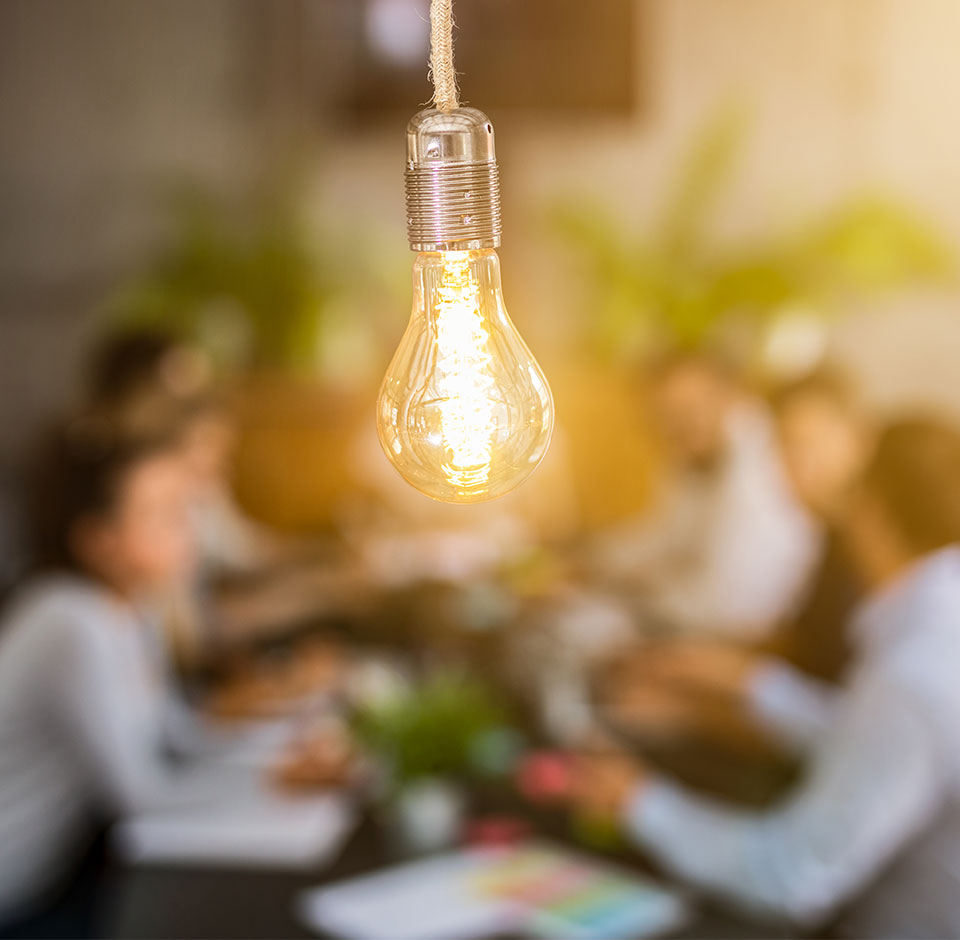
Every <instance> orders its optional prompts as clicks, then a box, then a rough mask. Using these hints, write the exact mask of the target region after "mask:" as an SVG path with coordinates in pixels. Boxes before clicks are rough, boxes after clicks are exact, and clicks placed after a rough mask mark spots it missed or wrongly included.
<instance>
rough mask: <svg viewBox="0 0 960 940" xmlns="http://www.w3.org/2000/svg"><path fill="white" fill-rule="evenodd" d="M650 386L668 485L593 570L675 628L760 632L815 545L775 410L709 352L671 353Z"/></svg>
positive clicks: (798, 580) (601, 551) (800, 580)
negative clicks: (787, 466) (778, 437)
mask: <svg viewBox="0 0 960 940" xmlns="http://www.w3.org/2000/svg"><path fill="white" fill-rule="evenodd" d="M651 385H652V406H653V412H654V417H655V423H656V426H657V428H658V430H659V434H660V437H661V439H662V442H663V447H664V450H665V455H666V460H667V468H666V469H667V480H666V486H665V490H664V492H663V494H662V496H661V497H660V498H659V499H658V500H657V502H656V504H655V505H654V506H653V508H652V509H651V510H650V511H649V512H647V513H644V514H643V516H642V517H641V518H639V519H637V520H632V521H630V522H628V523H626V524H624V525H623V526H621V527H619V528H618V529H617V530H615V531H613V532H610V533H608V534H607V535H605V536H603V537H601V539H599V540H598V541H597V543H596V544H595V545H594V546H593V547H592V553H591V554H592V558H591V560H590V567H591V568H592V569H593V574H594V577H595V578H597V579H599V580H601V581H602V582H605V583H607V584H608V585H610V586H611V587H615V588H618V589H621V590H623V591H625V592H626V593H627V594H628V595H632V596H633V597H634V599H636V600H637V601H638V602H639V607H640V609H641V611H643V612H644V614H645V616H646V619H648V620H651V621H653V622H657V623H660V624H661V625H663V626H664V627H665V628H666V629H668V630H670V631H673V632H681V633H688V634H698V633H701V634H707V635H712V636H726V637H738V638H743V639H746V638H752V639H756V638H759V637H762V636H764V635H765V634H766V633H767V632H768V631H769V629H770V628H771V627H772V626H773V624H775V623H776V622H777V621H778V619H780V618H781V617H783V616H784V614H785V613H786V612H787V611H788V610H789V609H790V606H791V605H792V604H793V603H794V602H795V601H796V598H797V595H798V593H799V591H800V589H801V587H802V585H803V584H804V582H805V581H806V579H807V576H808V574H809V570H810V566H811V563H812V561H813V558H814V554H815V549H816V535H815V527H814V526H813V524H812V523H811V520H810V519H809V517H808V516H807V514H806V513H805V512H804V510H803V509H802V508H801V507H800V506H799V505H798V504H797V502H796V500H795V499H794V497H793V494H792V493H791V492H790V489H789V486H788V483H787V481H786V479H785V475H784V472H783V468H782V466H781V463H780V459H779V455H778V452H777V448H776V441H775V436H774V432H773V428H772V422H771V420H770V416H769V414H768V413H767V411H766V409H765V407H764V406H763V404H762V403H761V402H760V401H758V400H756V399H755V398H753V397H752V396H750V395H749V394H748V393H747V392H746V391H745V390H744V389H743V388H742V387H741V386H740V385H739V383H738V382H737V381H736V379H735V378H734V376H732V375H731V374H730V372H729V371H728V370H727V369H726V368H725V366H724V365H723V364H722V363H721V362H719V361H718V360H716V359H714V358H711V357H709V356H708V355H706V354H699V353H681V354H676V355H673V356H670V357H668V358H666V359H664V360H663V361H662V362H661V363H660V364H659V365H658V366H656V367H655V368H654V369H653V371H652V375H651Z"/></svg>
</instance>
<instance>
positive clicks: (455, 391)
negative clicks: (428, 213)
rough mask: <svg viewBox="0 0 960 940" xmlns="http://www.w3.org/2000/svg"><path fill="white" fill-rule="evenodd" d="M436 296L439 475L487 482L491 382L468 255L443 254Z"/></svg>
mask: <svg viewBox="0 0 960 940" xmlns="http://www.w3.org/2000/svg"><path fill="white" fill-rule="evenodd" d="M437 293H438V294H439V297H440V299H439V302H438V304H437V387H438V388H439V389H440V391H441V393H442V395H443V397H442V399H441V401H440V427H441V433H442V435H443V446H444V448H445V449H446V452H447V458H448V459H447V462H446V463H445V464H444V465H443V471H444V473H445V474H446V475H447V479H448V480H450V481H451V482H452V483H455V484H458V485H466V486H469V485H471V484H474V483H486V482H487V479H488V478H489V476H490V450H491V446H492V445H491V438H492V437H493V431H494V428H495V422H496V414H495V409H494V404H493V395H492V391H493V384H494V377H493V369H492V368H491V358H492V357H491V355H490V352H489V350H488V348H487V341H488V340H489V339H490V334H489V333H488V332H487V331H486V330H485V329H484V324H483V314H482V313H481V312H480V289H479V286H478V285H477V283H476V281H474V280H473V279H472V278H471V277H470V261H469V256H468V254H467V252H465V251H450V252H447V253H446V254H445V256H444V266H443V276H442V277H441V280H440V286H439V288H438V290H437Z"/></svg>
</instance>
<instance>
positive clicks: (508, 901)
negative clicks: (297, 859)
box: [298, 841, 689, 940]
mask: <svg viewBox="0 0 960 940" xmlns="http://www.w3.org/2000/svg"><path fill="white" fill-rule="evenodd" d="M491 878H492V882H491ZM511 882H512V883H513V888H512V889H511ZM497 883H500V884H502V886H503V887H504V888H506V889H507V890H506V892H505V893H504V892H502V891H497V890H491V885H492V884H497ZM483 884H486V885H487V888H486V889H484V888H483V887H482V885H483ZM298 909H299V913H300V917H301V920H302V921H303V922H304V923H305V924H306V925H307V926H309V927H310V928H312V929H314V930H317V931H318V932H323V933H334V934H336V935H338V936H340V937H344V938H346V940H475V938H481V937H489V936H496V935H499V934H504V933H510V934H511V935H513V934H516V933H518V932H519V933H521V934H522V935H524V936H532V937H542V938H545V940H598V938H602V940H614V938H627V937H630V938H635V937H650V936H660V935H662V934H664V933H666V932H669V931H671V930H673V929H675V928H677V927H679V926H681V925H682V924H683V922H684V921H685V920H686V919H687V917H688V915H689V908H688V906H687V904H686V902H685V900H684V899H683V897H682V896H681V895H679V894H677V893H676V892H675V891H672V890H670V889H668V888H665V887H663V886H662V885H659V884H657V883H656V882H653V881H650V880H649V879H647V878H644V877H642V876H639V875H635V874H634V873H628V872H622V871H620V870H619V869H617V868H615V867H613V866H610V865H608V864H607V863H605V862H603V861H600V860H594V859H588V858H586V857H583V856H580V855H579V854H578V853H573V852H570V851H568V850H566V849H563V848H559V847H554V846H552V845H551V844H550V843H546V842H539V841H534V842H530V843H526V844H521V845H519V846H516V847H503V848H485V849H467V850H463V851H457V852H450V853H447V854H444V855H439V856H435V857H433V858H431V859H428V860H427V861H420V862H413V863H409V864H405V865H401V866H399V867H394V868H390V869H387V870H386V871H382V872H379V873H376V874H373V875H365V876H362V877H360V878H355V879H351V880H349V881H345V882H341V883H340V884H335V885H332V886H330V887H325V888H319V889H316V890H313V891H309V892H305V893H304V894H302V895H301V896H300V898H299V901H298Z"/></svg>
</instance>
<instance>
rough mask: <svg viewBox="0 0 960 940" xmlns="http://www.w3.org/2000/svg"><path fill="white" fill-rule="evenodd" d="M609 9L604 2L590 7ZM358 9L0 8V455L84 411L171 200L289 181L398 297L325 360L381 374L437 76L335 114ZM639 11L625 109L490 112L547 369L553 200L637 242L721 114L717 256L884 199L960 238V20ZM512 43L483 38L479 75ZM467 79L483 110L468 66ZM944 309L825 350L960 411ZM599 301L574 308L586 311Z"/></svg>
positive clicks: (552, 325) (812, 2)
mask: <svg viewBox="0 0 960 940" xmlns="http://www.w3.org/2000/svg"><path fill="white" fill-rule="evenodd" d="M462 2H463V3H468V2H471V0H462ZM604 2H612V0H596V5H597V6H598V7H603V6H604ZM352 7H355V4H354V3H353V2H352V0H288V2H285V3H270V4H267V3H262V2H257V0H203V2H201V3H197V2H194V0H165V2H162V3H144V2H140V3H130V2H128V0H6V2H4V3H3V4H2V5H0V129H2V135H3V145H2V148H0V219H2V222H0V335H2V343H0V370H2V372H0V374H2V376H3V383H4V384H3V386H2V388H3V395H2V398H0V457H2V458H5V459H6V458H12V457H13V456H15V455H16V453H17V451H18V449H19V448H20V447H21V446H22V443H23V441H24V439H25V436H26V435H27V434H28V433H29V431H30V429H31V428H32V426H33V425H34V424H35V423H36V421H37V420H38V419H39V418H40V417H42V416H43V415H44V414H46V413H49V412H50V411H51V410H52V409H53V408H55V407H57V406H58V405H59V404H60V403H61V402H63V401H64V400H65V399H66V398H67V397H68V396H69V395H70V393H71V390H72V388H73V387H74V386H75V383H76V381H77V369H78V364H79V362H80V359H81V356H82V351H83V345H84V342H85V340H86V338H87V337H88V336H89V335H90V333H91V331H92V330H94V329H95V326H96V323H97V318H98V316H101V315H102V311H103V309H104V306H105V304H106V301H107V299H108V298H109V297H110V295H111V293H112V292H113V291H114V290H115V289H116V286H117V284H119V283H122V282H123V281H124V279H125V278H129V277H131V276H133V275H134V273H135V272H136V271H137V270H138V269H139V267H140V266H142V265H143V264H144V263H145V261H146V260H147V259H149V258H150V257H151V255H152V254H153V253H154V252H155V251H156V250H157V249H158V247H159V246H161V245H162V244H163V243H164V239H166V238H167V237H169V225H170V221H169V218H168V217H167V215H166V214H165V213H164V212H163V211H161V209H162V206H163V201H164V198H165V193H166V191H167V190H168V189H169V187H170V186H171V184H172V183H173V182H176V181H181V180H189V181H190V182H191V183H192V184H196V185H200V186H203V187H204V188H206V189H207V190H209V191H211V192H215V193H218V194H222V196H223V197H224V198H225V199H228V200H229V199H230V198H232V197H233V196H239V195H240V194H242V193H244V192H245V191H246V190H248V189H249V187H251V186H252V185H254V184H255V181H257V180H258V179H261V178H262V177H263V176H264V175H269V174H270V173H274V174H277V173H281V174H282V173H283V172H285V168H287V167H290V166H294V165H295V166H296V168H297V173H298V179H301V180H302V181H303V186H302V189H301V191H300V196H299V197H298V198H299V201H300V204H301V206H302V208H303V209H304V211H305V213H306V216H307V217H308V219H310V220H311V223H312V224H315V225H316V227H317V229H318V230H323V231H325V232H326V233H327V236H326V237H327V239H328V240H329V239H330V237H331V235H330V233H333V236H332V237H333V238H334V239H335V238H336V233H338V232H342V233H343V237H344V239H345V240H347V241H349V242H350V243H351V244H349V245H348V246H347V248H348V250H349V251H350V252H352V253H355V254H358V255H364V254H365V253H368V252H369V253H373V252H377V253H379V255H380V256H381V257H382V259H383V262H382V264H383V266H384V267H385V268H386V269H388V270H389V271H390V277H391V278H394V277H395V280H394V281H393V282H392V283H395V284H397V285H399V286H398V287H397V288H396V290H395V292H394V293H393V294H390V293H389V292H388V293H387V294H385V295H384V296H385V297H389V298H391V299H390V300H389V302H387V301H386V300H384V301H383V306H384V307H385V308H386V307H389V309H383V310H377V311H372V310H371V311H369V313H370V318H369V319H368V320H367V321H366V322H363V321H362V318H363V315H364V313H365V311H364V310H363V309H351V312H350V317H351V318H354V320H353V322H354V326H356V327H357V330H354V332H351V325H350V323H349V322H347V323H346V324H345V325H344V329H343V330H342V331H341V334H342V335H341V336H340V338H339V340H338V342H339V343H340V346H339V347H336V348H338V349H341V350H347V351H352V352H351V354H352V355H354V356H355V364H356V367H355V368H354V369H353V372H354V373H355V374H362V375H364V376H368V377H370V378H371V380H372V381H375V379H376V376H377V374H378V373H379V371H380V370H381V369H382V368H383V366H384V365H385V363H386V359H387V357H388V356H389V354H390V351H391V349H392V346H393V344H394V343H395V342H396V340H397V339H398V338H399V335H400V333H401V332H402V329H403V326H404V321H405V317H406V306H407V303H408V300H407V297H406V295H405V291H406V282H405V280H404V279H405V278H406V273H405V272H406V270H408V268H407V266H408V264H409V261H410V257H409V255H408V253H407V251H406V245H405V239H404V219H403V208H402V185H401V174H402V161H403V150H402V147H403V126H404V122H405V119H406V117H407V116H409V114H412V113H413V112H414V111H415V110H416V109H417V107H418V105H419V104H421V103H422V102H424V101H426V99H427V98H428V96H429V90H428V85H427V82H426V75H425V68H423V72H424V75H423V84H422V92H421V96H420V98H419V99H418V100H410V101H409V106H408V108H407V112H408V113H407V114H403V113H397V115H396V117H393V116H391V115H387V114H386V113H385V114H384V115H381V116H378V117H377V116H375V117H369V116H364V117H362V119H361V118H358V117H357V116H356V115H350V114H348V113H345V112H344V109H343V107H342V101H341V100H340V98H341V97H342V92H343V88H344V87H345V83H346V82H347V81H348V76H347V70H348V68H349V66H350V63H351V62H355V61H356V57H357V49H358V44H359V42H360V39H359V37H358V35H357V33H356V31H355V20H354V19H352V18H351V17H352V16H353V14H355V9H354V10H353V11H352V12H351V8H352ZM635 7H636V9H635V12H636V15H635V16H634V17H633V26H632V28H633V29H634V30H635V40H636V41H635V44H634V60H633V66H632V68H633V71H634V81H635V87H634V89H633V91H634V92H635V94H633V95H632V99H633V101H634V104H633V106H632V107H631V108H630V109H629V113H622V110H621V111H617V110H616V109H614V110H613V112H611V113H603V112H598V113H595V114H584V115H580V116H579V117H571V116H570V114H564V113H551V112H549V111H543V112H536V111H530V110H529V109H516V110H514V109H510V108H506V107H504V108H502V109H501V110H499V111H494V110H493V109H492V108H491V109H489V110H490V111H491V117H492V118H493V119H494V121H495V123H496V128H497V133H498V149H499V157H500V163H501V171H502V176H503V178H504V185H505V200H506V202H505V223H506V232H505V240H504V249H503V257H504V286H505V290H506V296H507V298H508V302H509V303H510V304H511V310H512V312H513V314H514V316H515V319H516V320H517V322H518V324H519V326H520V327H521V330H522V331H523V332H524V333H525V335H527V336H528V338H529V340H530V341H531V344H532V345H533V346H534V348H535V349H536V350H537V352H538V355H540V356H541V359H542V361H543V362H544V364H545V366H546V367H547V368H548V370H549V369H551V368H553V369H554V370H557V369H563V368H564V367H565V361H566V359H567V358H569V344H570V343H571V342H572V341H573V340H572V333H571V329H570V323H569V321H570V316H571V313H570V311H569V309H568V308H569V300H568V297H569V294H570V290H569V283H568V282H569V278H570V276H571V274H570V272H569V270H568V267H569V266H568V265H566V264H565V263H564V262H563V260H562V255H561V254H560V253H559V252H558V248H557V245H556V242H555V240H553V239H551V237H550V236H549V235H548V234H547V233H546V232H545V231H544V225H543V214H544V206H545V205H548V204H549V203H550V202H551V201H553V200H556V199H557V198H560V197H564V196H566V195H568V194H570V193H577V194H582V195H583V196H585V197H592V198H595V199H596V200H597V201H598V202H599V203H602V204H604V205H606V206H609V207H611V208H612V210H613V211H614V212H615V213H617V214H619V215H620V216H621V217H622V219H623V220H624V223H625V225H626V226H628V227H629V226H631V225H633V224H634V223H636V224H638V225H639V224H642V222H643V220H644V219H646V218H648V217H650V215H651V214H652V213H654V212H655V211H656V206H657V205H658V203H659V201H660V200H661V199H662V198H663V195H664V188H665V187H666V186H668V185H669V181H670V179H671V173H672V171H673V168H674V167H675V165H676V164H677V162H678V160H680V159H681V157H682V155H683V154H684V152H685V149H686V148H687V146H688V143H689V140H690V138H691V135H693V134H695V133H696V130H697V128H698V127H699V126H700V125H702V123H703V121H704V119H705V116H707V115H709V114H710V113H712V112H714V111H715V110H716V109H718V108H722V107H725V106H728V105H730V104H731V103H732V104H733V105H735V106H736V107H739V108H741V109H742V110H743V113H745V114H747V115H748V120H749V127H750V130H749V133H748V135H747V140H746V143H745V145H744V147H743V154H742V158H741V162H740V164H739V166H738V168H737V171H736V173H735V174H733V176H732V179H731V182H730V185H729V186H727V187H726V188H725V189H724V191H723V193H722V198H721V199H720V200H719V201H718V204H717V205H716V207H715V209H716V211H715V213H714V214H713V215H712V218H711V227H712V229H713V233H712V234H713V235H714V236H715V237H716V239H717V240H718V241H719V242H721V243H722V242H723V241H724V240H731V241H734V240H736V239H742V238H750V237H753V236H754V235H762V234H763V233H771V232H777V231H779V230H781V229H783V228H785V227H789V226H790V225H791V224H793V223H794V222H795V221H796V220H798V219H802V218H805V217H807V216H809V215H810V214H811V213H812V212H815V211H816V210H817V209H818V207H826V206H828V205H830V204H831V203H832V202H834V201H835V200H837V199H838V198H840V197H841V196H842V194H844V193H847V192H850V191H852V190H862V189H865V188H866V189H869V188H871V187H877V188H879V189H882V190H883V191H885V192H891V193H895V194H896V195H897V197H898V198H900V199H903V200H905V201H906V202H907V203H908V204H909V205H911V206H912V207H913V208H914V209H915V210H916V211H917V212H919V213H921V214H923V215H924V217H926V218H928V219H929V220H930V221H931V223H932V224H934V225H936V226H937V227H938V228H939V229H940V230H941V231H942V233H943V234H944V236H945V238H946V239H947V240H949V241H950V242H951V243H957V242H960V195H958V193H960V178H958V177H960V163H958V161H957V159H956V154H957V152H958V151H960V127H958V125H957V122H956V120H955V103H956V89H957V88H958V87H960V57H958V56H957V55H956V37H957V35H960V5H958V4H957V3H956V2H954V0H925V2H924V3H917V2H916V0H871V2H869V3H867V2H848V3H837V2H835V0H802V2H801V0H636V4H635ZM506 29H507V31H509V23H508V24H507V26H506ZM544 30H545V31H546V32H549V22H545V23H544ZM522 48H523V46H522V45H521V46H520V49H521V50H522ZM497 50H498V44H497V43H496V42H492V43H491V51H490V55H491V56H496V55H498V51H497ZM536 62H537V60H536V59H535V57H532V58H531V64H536ZM555 65H556V67H559V68H562V67H563V63H555ZM540 67H541V68H542V67H543V65H542V63H540ZM462 86H463V93H464V97H465V98H466V99H467V101H468V102H469V103H475V104H476V105H477V106H480V107H484V102H483V101H482V100H478V99H475V98H474V96H473V95H472V94H471V83H470V75H469V74H466V75H463V76H462ZM378 263H379V262H378ZM956 301H957V295H956V291H955V288H954V287H953V285H952V284H945V285H942V286H939V285H938V286H936V287H930V286H925V287H923V288H922V289H917V290H912V291H907V292H898V293H897V294H896V295H895V296H891V297H889V298H883V299H882V300H877V301H876V302H872V303H871V304H870V309H864V310H852V311H848V313H849V314H850V315H848V316H845V317H844V318H843V319H841V320H839V321H837V324H836V325H835V326H834V327H833V328H832V329H831V332H830V343H831V344H832V346H833V347H834V348H835V349H836V350H837V351H838V352H839V354H840V355H841V356H842V357H845V358H846V359H847V360H848V361H849V362H850V363H851V364H852V365H853V367H854V368H855V369H856V370H857V371H858V373H859V374H860V375H862V376H863V378H864V380H865V383H866V385H867V388H868V391H869V392H870V393H871V395H872V396H873V397H875V398H876V399H877V400H879V401H880V402H882V403H884V404H890V405H897V404H900V403H903V402H906V401H908V400H925V401H933V402H936V403H941V404H944V405H947V406H949V407H952V408H954V409H956V410H957V411H958V412H960V382H956V381H955V369H956V361H957V353H958V352H960V311H958V309H957V304H956ZM394 303H395V304H396V308H394V307H393V306H392V305H393V304H394ZM359 306H360V307H362V304H361V305H359ZM588 306H589V305H588V304H587V305H584V304H581V306H580V308H579V309H578V310H577V311H575V312H574V313H573V314H572V315H573V316H575V317H576V316H579V317H582V318H584V319H589V318H590V316H591V311H590V310H589V309H588ZM867 323H868V324H869V326H868V329H869V333H870V342H863V336H864V333H863V331H864V328H865V324H867ZM357 331H359V334H360V338H359V339H358V338H357V336H356V335H355V333H356V332H357ZM333 358H337V357H336V356H334V357H333ZM561 404H562V403H561ZM561 418H562V413H561Z"/></svg>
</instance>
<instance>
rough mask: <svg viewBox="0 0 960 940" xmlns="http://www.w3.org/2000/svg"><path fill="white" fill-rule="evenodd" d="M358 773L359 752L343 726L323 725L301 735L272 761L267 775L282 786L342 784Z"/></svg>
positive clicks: (318, 786) (300, 787)
mask: <svg viewBox="0 0 960 940" xmlns="http://www.w3.org/2000/svg"><path fill="white" fill-rule="evenodd" d="M359 775H360V756H359V754H358V752H357V750H356V747H355V746H354V743H353V741H351V739H350V737H349V735H348V734H347V733H346V731H345V730H343V729H341V728H337V727H332V728H327V729H324V730H322V731H318V732H314V733H313V734H311V735H308V736H305V737H303V738H301V739H300V740H299V741H297V742H296V744H295V745H294V746H293V747H291V748H290V749H289V750H288V751H287V753H286V754H284V756H283V757H282V758H281V759H280V760H279V761H278V762H277V764H275V765H274V767H273V768H272V771H271V778H272V780H273V782H274V783H275V784H277V785H278V786H280V787H281V788H283V789H286V790H310V789H323V788H327V787H343V786H347V785H349V784H352V783H355V782H356V781H357V779H358V777H359Z"/></svg>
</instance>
